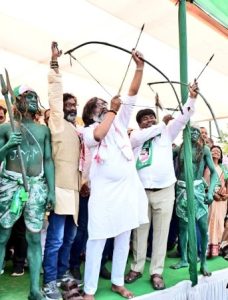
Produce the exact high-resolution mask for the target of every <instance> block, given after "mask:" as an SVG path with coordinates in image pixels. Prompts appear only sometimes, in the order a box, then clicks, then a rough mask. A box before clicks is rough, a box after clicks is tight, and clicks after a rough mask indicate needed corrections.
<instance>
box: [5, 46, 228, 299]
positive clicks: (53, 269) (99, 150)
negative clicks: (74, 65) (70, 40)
mask: <svg viewBox="0 0 228 300" xmlns="http://www.w3.org/2000/svg"><path fill="white" fill-rule="evenodd" d="M60 56H61V51H59V50H58V47H57V43H55V42H53V43H52V47H51V62H50V72H49V74H48V97H49V109H47V110H46V111H45V112H44V114H43V115H44V118H43V121H44V122H43V124H42V125H41V124H40V121H39V119H40V117H41V111H40V108H39V102H38V95H37V93H36V92H35V91H34V90H33V89H32V88H31V87H28V86H25V85H20V86H18V87H17V88H15V89H14V96H15V97H13V99H12V110H13V114H14V120H13V123H14V125H15V126H14V127H15V128H12V127H11V125H10V123H9V122H6V113H7V109H6V108H5V107H3V106H0V124H1V125H0V163H1V175H0V270H1V273H2V274H3V273H4V265H5V262H4V261H5V260H7V259H8V258H10V257H13V271H12V276H22V275H23V274H24V268H25V265H26V264H28V266H29V269H30V291H29V296H28V299H30V300H42V299H47V300H48V299H49V300H60V299H72V300H75V299H77V300H80V299H84V300H93V299H95V293H96V291H97V286H98V280H99V276H101V277H103V278H105V279H108V280H111V289H112V291H113V292H115V293H118V294H120V295H121V296H123V297H124V298H128V299H130V298H133V297H134V295H133V293H132V292H131V291H129V290H128V288H126V286H125V284H131V283H133V282H135V281H136V280H138V279H139V278H140V277H142V276H143V273H144V267H145V262H146V259H147V258H149V260H150V266H149V274H150V278H149V280H150V283H151V285H152V287H153V289H155V290H162V289H164V288H165V278H163V270H164V262H165V257H166V253H167V245H169V244H172V246H171V248H173V246H176V250H177V256H178V257H180V261H179V262H178V263H177V264H175V265H173V266H171V267H172V268H174V269H179V268H183V267H187V266H188V265H189V263H188V255H187V252H188V212H187V201H188V197H187V193H186V178H185V172H184V165H185V162H184V150H183V148H184V147H183V145H180V146H176V145H175V144H174V140H175V139H176V137H177V136H178V134H179V133H180V132H181V131H182V130H183V129H184V128H185V127H186V128H187V129H188V130H189V134H190V137H191V144H192V157H189V158H188V159H190V160H192V165H193V186H194V205H195V219H196V233H197V244H198V255H199V259H200V272H201V273H202V274H203V275H204V276H210V274H211V273H210V271H209V270H208V267H207V258H211V257H214V256H218V255H219V254H221V255H223V256H224V257H225V258H228V217H227V201H228V171H227V169H226V167H225V166H224V165H223V163H222V162H223V153H222V149H221V148H220V147H219V146H218V145H214V143H213V140H211V139H210V138H209V137H208V135H207V131H206V128H204V127H201V128H199V127H198V126H196V125H191V126H189V125H187V124H188V122H189V120H190V117H191V116H192V115H193V114H194V110H195V102H196V99H197V95H198V83H197V82H196V81H194V83H193V84H192V85H190V86H189V98H188V100H187V102H186V103H185V105H184V106H183V113H180V114H179V115H178V116H177V117H176V118H173V117H172V116H171V115H165V116H164V117H163V119H162V121H161V122H160V123H158V122H157V116H156V114H155V112H154V111H153V110H152V109H149V108H148V109H142V110H139V111H138V113H137V115H136V121H137V123H138V126H139V128H138V129H137V130H131V131H129V130H128V128H129V121H130V117H131V115H132V112H133V110H134V107H135V103H136V101H137V95H138V92H139V89H140V85H141V82H142V78H143V69H144V61H143V54H142V53H140V52H139V51H135V50H133V51H132V58H133V61H134V63H135V66H136V69H135V72H134V74H133V77H132V81H131V83H130V86H129V89H128V94H127V95H126V96H125V97H120V95H116V96H114V97H113V98H112V99H111V103H110V108H108V103H107V102H106V101H105V100H103V99H101V98H98V97H93V98H91V99H90V100H88V101H87V102H86V104H85V106H84V108H83V113H82V120H83V122H84V126H77V125H76V121H75V120H76V116H77V104H78V103H77V98H76V97H75V96H74V95H73V94H71V93H63V84H62V75H61V72H60V70H59V63H58V59H59V57H60ZM123 103H124V105H123ZM19 152H20V153H19ZM19 154H21V156H22V158H23V163H24V169H25V171H26V174H25V176H22V167H21V165H22V161H21V159H20V155H19ZM25 181H26V182H27V185H28V187H29V188H28V190H26V188H25V187H26V184H25ZM170 241H172V242H170ZM168 248H169V246H168ZM129 250H131V251H132V260H131V265H130V270H129V271H128V272H127V273H126V272H125V269H126V264H127V259H128V256H129ZM148 256H149V257H148ZM84 260H85V268H84V276H82V272H81V270H82V268H81V264H82V262H83V261H84ZM108 260H111V261H112V269H111V272H110V271H109V269H108V268H107V265H106V263H107V261H108ZM41 272H42V273H43V285H42V291H41V290H40V273H41ZM3 276H4V275H3ZM82 286H83V292H82V291H81V290H80V289H81V287H82Z"/></svg>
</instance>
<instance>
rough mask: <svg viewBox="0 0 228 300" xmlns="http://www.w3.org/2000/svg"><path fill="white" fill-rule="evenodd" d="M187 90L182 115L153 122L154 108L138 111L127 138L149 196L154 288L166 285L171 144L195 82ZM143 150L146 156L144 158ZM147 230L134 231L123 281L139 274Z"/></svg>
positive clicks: (189, 110)
mask: <svg viewBox="0 0 228 300" xmlns="http://www.w3.org/2000/svg"><path fill="white" fill-rule="evenodd" d="M189 92H190V98H189V99H188V100H187V102H186V104H185V105H184V106H183V114H180V115H179V116H178V117H177V118H175V119H173V118H172V116H171V115H167V116H165V117H164V118H163V121H162V122H161V123H159V124H156V123H157V122H156V115H155V113H154V111H153V110H151V109H144V110H140V111H139V112H138V113H137V116H136V120H137V122H138V124H139V127H140V129H139V130H135V131H133V132H132V133H131V137H130V139H131V144H132V148H133V151H134V155H135V159H136V168H137V170H138V175H139V177H140V179H141V181H142V184H143V186H144V188H145V190H146V193H147V197H148V217H149V221H151V220H152V221H153V245H152V257H151V264H150V270H149V271H150V275H151V279H150V280H151V284H152V286H153V288H154V289H156V290H161V289H164V288H165V284H164V281H163V278H162V272H163V268H164V261H165V255H166V248H167V238H168V232H169V225H170V220H171V216H172V211H173V204H174V199H175V196H174V185H175V182H176V176H175V172H174V166H173V155H172V143H173V141H174V140H175V138H176V137H177V135H178V134H179V132H180V131H181V130H182V129H183V127H185V125H186V124H187V122H188V121H189V119H190V117H191V116H192V114H193V112H194V104H195V98H196V97H197V93H198V85H197V83H196V82H194V84H193V85H192V86H190V87H189ZM172 119H173V120H172ZM145 151H146V152H147V158H145ZM142 154H143V155H142ZM149 229H150V222H149V223H147V224H143V225H140V227H139V228H137V229H135V230H134V231H133V261H132V264H131V270H130V271H129V273H128V274H127V275H126V276H125V282H126V283H132V282H134V281H135V280H137V279H138V278H140V277H141V276H142V273H143V270H144V265H145V261H146V250H147V239H148V234H149Z"/></svg>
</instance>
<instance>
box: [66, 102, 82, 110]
mask: <svg viewBox="0 0 228 300" xmlns="http://www.w3.org/2000/svg"><path fill="white" fill-rule="evenodd" d="M78 106H79V104H76V103H64V107H65V108H67V109H72V108H76V107H78Z"/></svg>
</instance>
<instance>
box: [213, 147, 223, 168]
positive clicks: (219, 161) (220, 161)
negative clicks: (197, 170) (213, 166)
mask: <svg viewBox="0 0 228 300" xmlns="http://www.w3.org/2000/svg"><path fill="white" fill-rule="evenodd" d="M214 148H217V149H219V150H220V153H221V157H220V159H219V160H218V163H219V164H222V161H223V154H222V148H221V147H220V146H217V145H214V146H212V147H211V151H212V149H214Z"/></svg>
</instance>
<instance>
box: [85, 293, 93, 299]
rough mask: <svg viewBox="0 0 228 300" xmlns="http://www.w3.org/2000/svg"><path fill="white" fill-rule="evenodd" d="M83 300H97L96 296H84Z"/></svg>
mask: <svg viewBox="0 0 228 300" xmlns="http://www.w3.org/2000/svg"><path fill="white" fill-rule="evenodd" d="M83 300H95V297H94V295H89V294H84V296H83Z"/></svg>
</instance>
